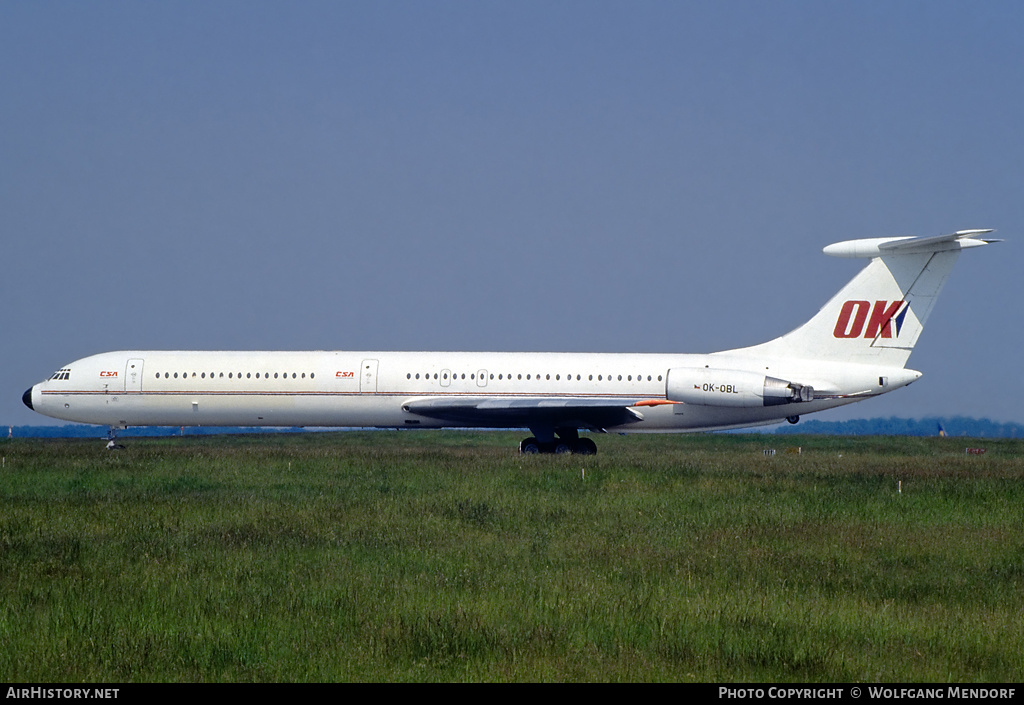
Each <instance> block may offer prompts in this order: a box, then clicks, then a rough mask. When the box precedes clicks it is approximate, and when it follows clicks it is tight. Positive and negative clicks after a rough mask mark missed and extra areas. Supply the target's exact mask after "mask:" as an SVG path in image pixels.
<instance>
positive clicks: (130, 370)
mask: <svg viewBox="0 0 1024 705" xmlns="http://www.w3.org/2000/svg"><path fill="white" fill-rule="evenodd" d="M142 363H143V360H142V359H139V358H134V359H131V360H129V361H128V364H127V365H126V366H125V370H124V391H126V392H141V391H142Z"/></svg>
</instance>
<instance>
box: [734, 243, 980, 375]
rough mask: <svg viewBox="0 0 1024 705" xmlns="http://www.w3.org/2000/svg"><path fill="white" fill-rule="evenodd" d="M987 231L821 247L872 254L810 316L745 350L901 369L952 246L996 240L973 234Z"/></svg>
mask: <svg viewBox="0 0 1024 705" xmlns="http://www.w3.org/2000/svg"><path fill="white" fill-rule="evenodd" d="M990 232H992V231H991V230H961V231H960V232H956V233H953V234H952V235H940V236H938V237H923V238H922V237H895V238H875V239H870V240H848V241H846V242H839V243H836V244H834V245H829V246H828V247H826V248H825V250H824V252H825V254H828V255H833V256H835V257H870V258H872V259H871V261H870V262H869V263H868V265H867V266H866V267H865V268H864V269H862V270H861V271H860V273H859V274H857V276H855V277H854V278H853V279H852V280H850V282H849V283H848V284H847V285H846V286H844V287H843V288H842V289H841V290H840V291H839V293H838V294H836V295H835V296H833V297H832V299H831V300H830V301H829V302H828V303H827V304H825V305H824V306H823V307H822V309H821V310H820V311H819V312H818V313H817V314H816V315H815V316H814V318H812V319H811V320H809V321H808V322H807V323H805V324H804V325H802V326H800V327H799V328H797V329H796V330H794V331H792V332H790V333H787V334H786V335H784V336H782V337H780V338H776V339H775V340H771V341H769V342H767V343H764V344H762V345H757V346H754V347H753V348H746V349H745V352H755V353H757V354H762V355H773V356H774V355H785V356H790V357H800V358H813V359H819V360H834V361H845V362H863V363H870V364H877V365H884V366H887V367H888V366H891V367H903V366H904V365H906V362H907V358H909V357H910V353H911V352H912V351H913V349H914V345H915V344H916V343H917V339H918V337H920V335H921V331H922V330H923V329H924V323H925V321H926V320H927V319H928V315H929V314H930V313H931V311H932V307H933V306H934V305H935V300H936V298H938V295H939V292H940V291H941V290H942V286H943V285H944V284H945V283H946V279H947V278H948V277H949V273H950V272H951V271H952V269H953V265H954V264H955V263H956V259H957V257H959V255H960V251H961V250H965V249H968V248H971V247H979V246H981V245H987V244H989V243H990V242H998V240H991V239H985V238H982V237H980V236H981V235H984V234H986V233H990Z"/></svg>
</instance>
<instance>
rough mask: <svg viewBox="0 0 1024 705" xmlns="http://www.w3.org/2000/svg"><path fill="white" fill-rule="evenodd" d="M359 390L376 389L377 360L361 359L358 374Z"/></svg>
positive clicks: (373, 390) (371, 390)
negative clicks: (361, 363)
mask: <svg viewBox="0 0 1024 705" xmlns="http://www.w3.org/2000/svg"><path fill="white" fill-rule="evenodd" d="M359 391H360V392H376V391H377V360H363V366H362V369H361V370H360V374H359Z"/></svg>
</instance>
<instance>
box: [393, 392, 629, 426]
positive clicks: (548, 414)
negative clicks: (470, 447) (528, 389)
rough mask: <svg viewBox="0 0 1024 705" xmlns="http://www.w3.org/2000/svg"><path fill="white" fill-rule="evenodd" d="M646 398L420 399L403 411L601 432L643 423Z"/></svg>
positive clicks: (447, 418)
mask: <svg viewBox="0 0 1024 705" xmlns="http://www.w3.org/2000/svg"><path fill="white" fill-rule="evenodd" d="M644 401H645V399H644V398H643V397H636V398H623V397H560V396H548V397H518V396H517V397H498V396H438V397H417V398H414V399H409V400H407V401H406V402H405V403H403V404H402V409H403V410H405V411H407V412H409V413H412V414H418V415H420V416H428V417H430V418H434V419H441V420H443V421H452V422H456V423H463V424H472V425H474V426H489V427H491V428H531V427H536V426H551V427H555V428H559V427H570V426H571V427H575V428H590V429H593V430H601V429H603V428H606V427H609V426H622V425H623V424H628V423H636V422H637V421H642V420H643V418H644V417H643V414H642V413H641V412H640V411H639V410H637V409H635V408H633V407H634V405H636V404H638V403H643V402H644Z"/></svg>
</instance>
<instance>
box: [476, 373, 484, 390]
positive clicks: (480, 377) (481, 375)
mask: <svg viewBox="0 0 1024 705" xmlns="http://www.w3.org/2000/svg"><path fill="white" fill-rule="evenodd" d="M476 386H478V387H486V386H487V370H479V371H477V373H476Z"/></svg>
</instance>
